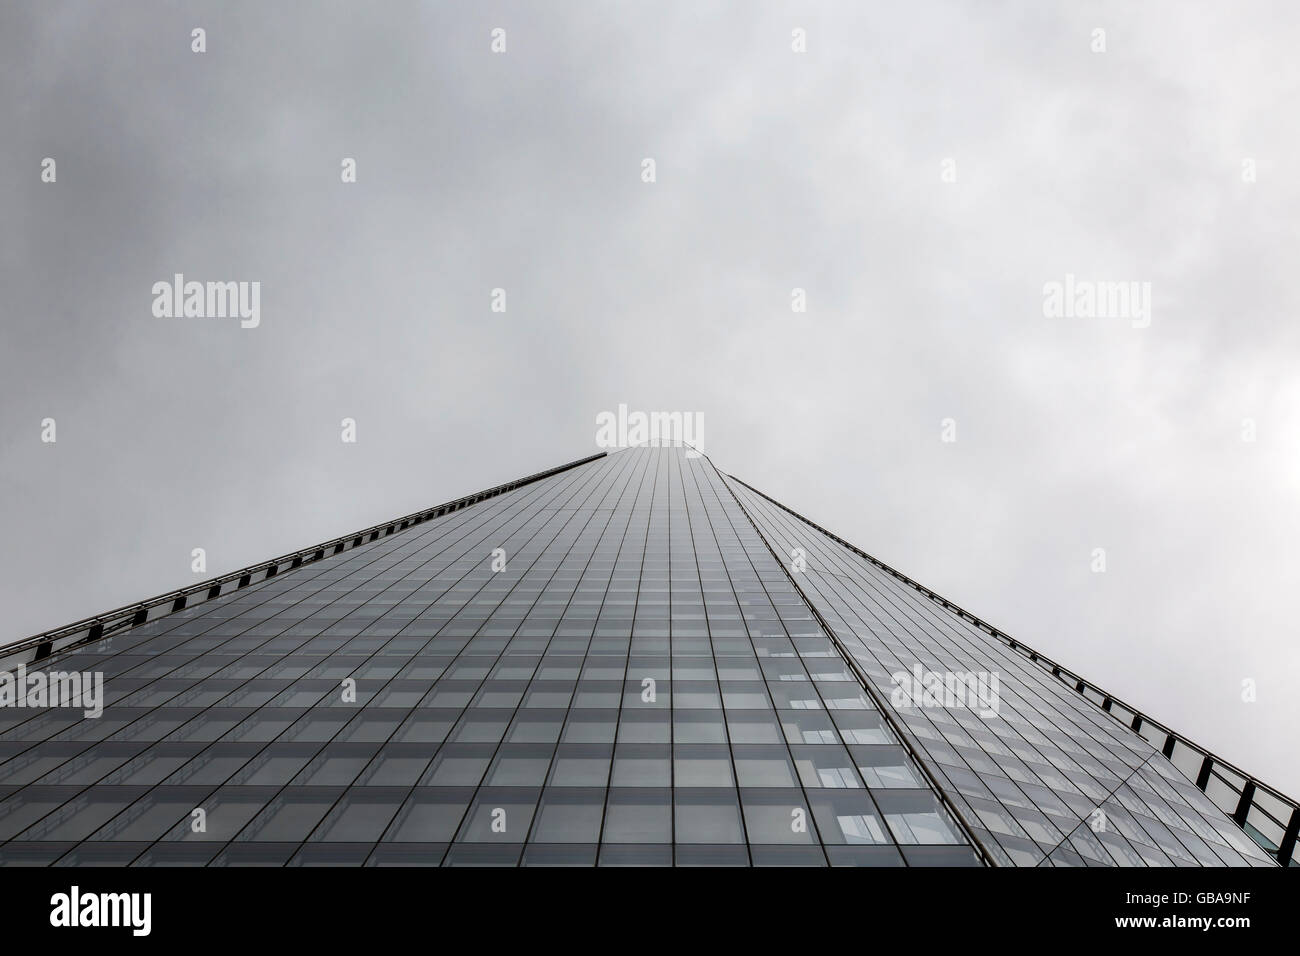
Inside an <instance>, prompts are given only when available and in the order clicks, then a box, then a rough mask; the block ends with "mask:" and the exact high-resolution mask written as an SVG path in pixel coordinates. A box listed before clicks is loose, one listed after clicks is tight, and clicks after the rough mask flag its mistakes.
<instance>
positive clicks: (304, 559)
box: [0, 451, 607, 668]
mask: <svg viewBox="0 0 1300 956" xmlns="http://www.w3.org/2000/svg"><path fill="white" fill-rule="evenodd" d="M606 454H607V453H606V452H603V451H602V452H598V453H597V454H595V455H588V456H587V457H586V458H579V459H577V460H576V461H571V462H568V463H567V464H564V465H558V466H556V467H555V468H548V469H546V470H545V471H539V472H537V473H536V474H532V475H528V476H526V477H523V478H516V479H515V480H514V481H508V482H506V483H504V484H500V485H494V486H493V487H491V488H487V489H484V490H483V491H479V492H476V493H474V494H471V495H465V496H464V497H461V498H455V499H453V500H451V501H446V502H443V503H442V504H439V505H433V506H432V507H429V508H422V509H420V510H419V511H414V512H412V513H411V514H408V515H403V516H402V517H400V518H393V519H392V520H390V521H384V522H381V523H380V524H376V525H371V526H370V527H368V528H362V529H361V530H360V531H354V532H352V533H351V534H345V535H340V536H339V537H336V538H330V539H329V540H328V541H322V542H321V543H320V544H314V545H312V546H310V547H307V548H300V549H299V550H297V551H291V552H289V553H288V554H284V555H281V556H280V557H278V558H273V559H271V560H270V561H259V562H258V563H256V564H250V565H249V566H248V567H245V568H240V569H239V570H238V571H231V572H229V573H227V574H222V575H220V576H218V577H215V578H209V579H208V580H206V581H202V582H200V583H198V584H191V585H189V586H188V587H184V588H178V589H176V590H173V591H167V592H164V593H163V594H159V595H156V596H154V597H151V598H146V599H145V600H143V601H137V602H135V603H133V604H127V605H124V606H122V607H119V608H115V609H114V610H112V611H105V612H103V613H102V614H96V615H94V616H93V617H88V618H84V619H82V620H80V621H76V622H74V623H72V624H65V625H64V626H62V627H56V628H54V629H52V630H49V631H42V632H41V633H39V634H34V635H32V636H31V637H27V638H21V639H19V640H17V641H13V642H11V643H9V644H4V645H0V668H6V667H9V666H17V665H18V664H19V663H23V664H27V663H33V662H38V661H43V660H45V659H46V658H48V657H50V656H51V655H53V654H56V653H60V652H62V651H66V650H69V649H71V648H74V647H78V646H80V645H82V644H88V643H90V642H92V641H97V640H100V639H101V638H104V637H109V636H111V635H114V634H120V633H122V632H124V631H128V630H131V629H132V628H134V627H138V626H140V625H141V624H146V623H148V622H150V621H156V620H158V619H159V618H162V617H166V616H167V615H169V614H173V613H175V612H176V611H181V610H184V609H185V608H186V607H193V606H195V605H196V604H199V603H203V602H206V601H212V600H215V599H217V598H219V597H221V596H222V595H224V594H230V593H232V592H233V591H238V590H240V589H242V588H246V587H248V586H249V585H250V584H253V583H255V582H259V581H265V580H266V579H268V578H273V577H275V576H276V575H278V574H283V573H285V572H287V571H292V570H294V569H296V568H300V567H302V566H303V565H305V564H313V563H315V562H318V561H324V560H326V559H327V558H330V557H333V556H334V555H336V554H342V553H343V552H344V551H351V550H353V549H354V548H359V547H361V546H362V545H363V544H369V543H370V542H372V541H377V540H379V538H380V537H387V536H389V535H392V534H397V533H399V532H402V531H405V530H406V529H408V528H412V527H415V526H416V525H419V524H423V523H424V522H426V521H431V520H432V519H434V518H440V517H442V516H443V515H446V514H450V513H451V512H453V511H459V510H460V509H462V508H467V507H469V506H470V505H474V504H478V503H479V502H480V501H485V500H487V499H488V498H495V497H496V496H497V495H500V494H504V493H505V492H507V491H513V490H514V489H516V488H522V487H523V486H524V485H530V484H533V483H534V482H537V481H541V480H542V479H544V478H550V477H551V476H553V475H558V474H560V473H561V472H565V471H569V470H570V469H573V468H578V467H580V466H582V465H586V464H589V463H591V462H593V461H596V460H598V459H600V458H604V457H605V456H606ZM232 582H233V583H234V587H233V588H232V587H227V585H229V584H231V583H232Z"/></svg>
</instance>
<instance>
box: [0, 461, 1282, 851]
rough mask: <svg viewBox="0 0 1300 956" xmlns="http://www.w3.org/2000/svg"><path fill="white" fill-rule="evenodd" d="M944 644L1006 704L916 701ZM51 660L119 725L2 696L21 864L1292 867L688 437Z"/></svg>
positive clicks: (1057, 691)
mask: <svg viewBox="0 0 1300 956" xmlns="http://www.w3.org/2000/svg"><path fill="white" fill-rule="evenodd" d="M796 548H798V549H802V550H803V552H804V554H805V555H806V566H801V567H798V568H797V569H796V568H792V567H790V566H787V562H786V561H785V560H784V557H783V556H785V555H789V554H791V552H792V551H793V550H794V549H796ZM873 572H875V573H873ZM916 665H919V666H921V667H923V668H925V669H926V670H932V671H951V670H961V671H972V670H980V671H998V672H999V673H1000V680H1001V683H1000V693H1001V696H1000V708H999V713H998V715H997V716H996V717H994V718H991V719H990V718H986V717H981V716H979V715H978V714H977V713H976V712H975V711H974V710H971V709H968V708H965V707H944V708H933V707H906V706H895V705H894V703H892V702H891V697H890V695H891V693H892V692H893V691H894V689H895V687H896V682H895V681H894V679H893V677H892V676H891V675H893V674H895V673H897V672H899V671H904V672H907V671H911V670H912V669H913V667H914V666H916ZM31 666H32V667H35V665H31ZM40 666H41V667H42V668H44V669H46V670H54V669H57V670H59V671H63V672H69V671H79V672H99V673H102V674H103V676H104V701H103V715H102V716H101V717H98V718H87V717H84V716H83V715H82V714H81V713H80V712H79V711H77V710H71V709H57V708H50V709H41V710H37V709H24V708H14V707H6V708H0V864H5V865H48V864H59V865H68V864H102V865H150V864H164V865H183V864H184V865H273V866H278V865H327V864H335V865H423V866H437V865H450V866H454V865H509V866H513V865H807V866H827V865H865V866H933V865H941V866H953V865H980V864H981V863H984V862H995V863H1002V864H1015V865H1036V864H1047V865H1053V864H1054V865H1083V864H1086V865H1115V864H1118V865H1225V864H1226V865H1243V864H1247V863H1251V864H1255V863H1258V864H1263V865H1270V864H1271V860H1270V859H1269V858H1268V857H1267V855H1265V854H1264V853H1263V852H1262V851H1260V850H1259V849H1258V848H1257V847H1256V846H1255V845H1254V843H1252V841H1251V840H1250V839H1248V838H1247V837H1246V836H1245V835H1244V833H1243V832H1242V831H1241V830H1240V829H1239V828H1238V827H1236V825H1235V824H1233V823H1232V821H1231V820H1230V819H1229V818H1227V817H1226V816H1225V815H1224V814H1223V813H1222V812H1221V811H1219V810H1218V809H1217V808H1215V807H1214V806H1213V805H1212V804H1210V803H1209V801H1208V800H1207V798H1206V797H1205V796H1204V794H1202V793H1201V792H1200V791H1199V790H1198V789H1197V788H1196V787H1195V786H1192V785H1191V784H1190V783H1189V782H1188V781H1186V780H1185V778H1183V776H1182V775H1181V774H1180V773H1178V772H1177V770H1175V769H1174V768H1173V767H1172V765H1170V764H1169V763H1168V762H1167V761H1165V760H1164V759H1163V757H1162V756H1161V755H1160V753H1159V752H1158V751H1156V750H1155V749H1154V748H1153V747H1152V746H1151V745H1150V744H1148V743H1147V742H1146V741H1145V740H1143V739H1142V738H1141V737H1140V736H1138V735H1137V734H1133V733H1131V732H1129V731H1127V730H1126V729H1125V728H1124V727H1123V726H1122V725H1120V724H1118V723H1117V722H1115V721H1114V720H1113V719H1111V718H1110V717H1108V716H1107V715H1105V714H1104V713H1101V712H1099V711H1097V709H1096V708H1095V707H1094V706H1093V705H1091V704H1089V703H1087V702H1086V701H1083V700H1082V699H1080V698H1077V697H1071V696H1070V694H1069V693H1068V691H1066V690H1062V688H1061V686H1060V685H1059V682H1055V681H1053V680H1052V679H1051V678H1050V676H1045V675H1043V673H1042V672H1041V669H1037V668H1035V667H1034V666H1033V665H1028V664H1025V663H1024V662H1023V660H1020V659H1018V658H1017V655H1015V654H1014V653H1012V652H1010V651H1008V652H1007V653H1006V654H1005V655H1003V654H1000V653H999V648H998V646H997V644H996V642H995V641H992V640H991V639H990V638H989V637H988V635H985V634H983V632H981V631H979V630H978V629H977V628H973V627H970V626H966V625H965V622H964V621H962V620H960V619H959V618H956V617H954V616H952V615H946V614H944V613H943V612H942V611H941V610H939V609H937V608H936V607H935V606H934V605H933V604H932V603H930V602H926V601H924V600H923V599H921V598H920V597H919V596H917V595H916V592H915V591H912V590H911V589H909V588H907V587H906V586H904V585H901V584H899V583H898V582H897V581H894V580H893V579H891V578H889V577H888V575H884V574H881V573H879V572H878V571H876V569H874V568H873V566H871V565H870V564H869V563H868V562H865V561H863V560H862V559H861V558H860V557H859V556H858V555H856V554H855V553H853V552H852V551H850V550H848V549H846V548H844V547H843V546H841V545H839V544H838V543H837V542H835V541H834V540H832V539H831V538H829V537H826V536H825V535H821V534H819V533H817V532H816V531H814V530H812V529H810V528H809V526H808V525H806V524H804V523H802V522H800V521H798V519H796V518H794V517H793V516H791V515H790V514H789V513H788V512H785V511H784V510H783V509H781V508H780V507H778V506H775V505H774V504H773V503H772V502H770V501H768V500H766V499H764V498H763V497H761V496H760V495H757V494H755V493H753V492H752V491H750V490H749V489H748V488H747V487H746V486H744V485H742V484H740V483H739V482H736V481H734V480H733V479H729V478H727V477H725V476H724V475H722V474H721V473H720V472H719V471H717V470H716V469H715V468H714V466H713V465H712V464H711V463H710V462H709V461H708V459H706V458H703V457H692V456H690V455H688V454H687V453H685V452H683V451H682V450H681V449H676V448H647V449H629V450H626V451H622V452H618V453H615V454H612V455H610V456H608V457H603V458H599V459H597V460H594V461H591V462H587V463H584V464H580V465H578V466H577V467H573V468H570V469H568V470H565V471H562V472H560V473H557V474H554V475H550V476H549V477H545V478H543V479H541V480H538V481H535V482H533V483H531V484H528V485H526V486H524V487H519V488H516V489H513V490H509V491H506V492H504V493H501V494H498V495H494V496H492V497H489V498H487V499H486V500H483V501H480V502H478V503H475V504H473V505H472V506H470V507H464V508H460V509H457V510H453V511H451V512H450V513H447V514H445V515H441V516H439V517H436V518H434V519H433V520H429V521H427V522H423V523H420V524H416V525H413V526H411V527H409V528H403V529H401V530H400V532H399V533H396V534H391V535H387V536H385V537H382V538H379V539H378V540H372V541H369V542H366V543H363V544H361V545H360V546H359V547H355V548H353V549H351V550H348V551H345V552H343V553H339V554H334V555H332V556H329V557H327V558H325V559H323V560H319V561H314V562H311V563H307V564H303V565H302V566H301V567H295V568H294V569H293V570H292V571H291V572H289V573H283V574H278V575H276V576H274V577H269V578H266V579H264V580H261V581H256V582H253V583H250V584H249V585H248V586H246V587H241V588H240V589H238V590H236V591H234V592H233V593H230V594H229V595H221V596H219V597H216V598H214V599H213V600H210V601H207V602H206V603H202V604H199V605H198V606H195V607H190V608H185V609H181V610H177V611H176V612H175V613H171V614H167V615H166V616H163V617H159V618H158V619H156V620H150V621H147V622H145V623H142V624H140V625H139V626H137V627H134V628H132V629H130V630H125V631H123V632H122V633H119V634H115V635H114V636H112V637H108V638H102V639H99V640H95V641H91V642H88V643H83V644H81V645H79V646H76V647H74V648H72V649H69V650H67V651H63V652H56V653H55V654H54V656H52V657H49V658H47V659H46V660H44V661H42V662H41V665H40ZM864 675H865V678H866V679H865V682H864V681H863V680H862V676H864ZM1054 684H1055V685H1056V686H1053V685H1054ZM868 686H869V687H870V688H871V690H870V691H868V690H867V687H868ZM882 708H884V709H882ZM900 732H901V733H902V734H903V737H902V738H900V736H899V733H900ZM913 755H919V756H920V757H921V761H922V762H918V761H917V760H916V759H915V757H914V756H913ZM1098 810H1100V811H1102V812H1103V813H1104V820H1105V822H1104V825H1103V826H1101V828H1100V829H1098V827H1097V825H1096V821H1097V811H1098Z"/></svg>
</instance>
